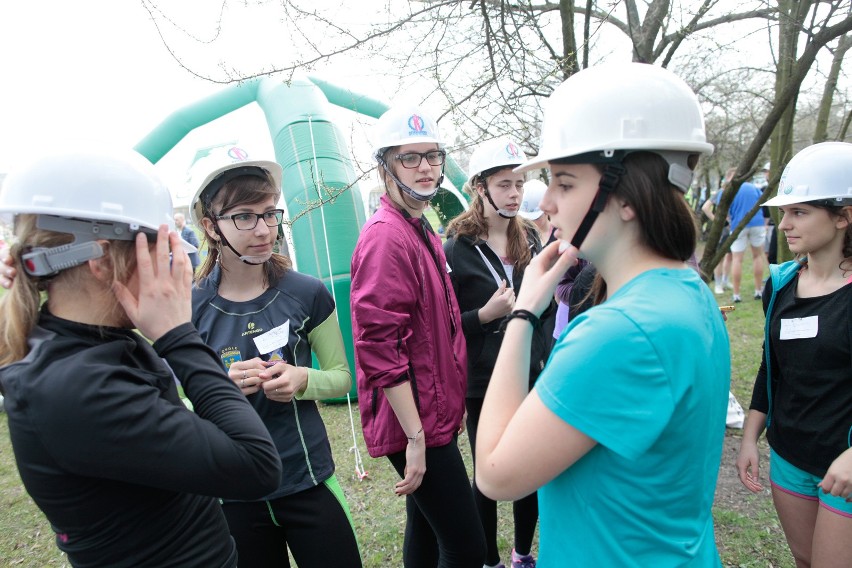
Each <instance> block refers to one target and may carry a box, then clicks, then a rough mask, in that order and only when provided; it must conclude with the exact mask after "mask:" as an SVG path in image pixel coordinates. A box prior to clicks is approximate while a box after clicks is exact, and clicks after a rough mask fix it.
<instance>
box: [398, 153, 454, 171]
mask: <svg viewBox="0 0 852 568" xmlns="http://www.w3.org/2000/svg"><path fill="white" fill-rule="evenodd" d="M446 157H447V153H446V152H444V151H443V150H432V151H431V152H406V153H405V154H397V155H396V159H397V160H399V161H400V162H402V167H403V168H406V169H408V170H413V169H414V168H419V167H420V163H421V162H422V161H423V158H426V162H428V163H429V165H430V166H440V165H442V164H443V163H444V158H446Z"/></svg>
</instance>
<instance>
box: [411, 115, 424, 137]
mask: <svg viewBox="0 0 852 568" xmlns="http://www.w3.org/2000/svg"><path fill="white" fill-rule="evenodd" d="M408 128H409V131H408V134H409V136H410V135H416V136H428V134H429V133H428V132H426V123H425V122H424V121H423V118H422V117H420V116H418V115H416V114H412V115H411V116H410V117H409V119H408Z"/></svg>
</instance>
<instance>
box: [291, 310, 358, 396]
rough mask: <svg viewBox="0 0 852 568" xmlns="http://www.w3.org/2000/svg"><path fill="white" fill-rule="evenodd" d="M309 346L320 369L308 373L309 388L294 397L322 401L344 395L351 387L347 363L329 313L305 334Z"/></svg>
mask: <svg viewBox="0 0 852 568" xmlns="http://www.w3.org/2000/svg"><path fill="white" fill-rule="evenodd" d="M308 343H310V345H311V350H312V351H313V352H314V354H315V355H316V357H317V362H318V363H319V367H320V368H319V369H308V384H307V386H306V387H305V390H304V391H303V392H301V393H298V394H297V395H296V398H297V399H299V400H325V399H327V398H337V397H339V396H343V395H345V394H346V393H347V392H349V389H350V388H351V387H352V372H351V371H350V369H349V363H348V362H347V361H346V351H345V349H344V347H343V336H342V335H341V333H340V325H339V324H338V322H337V312H336V311H332V312H331V313H330V314H329V316H328V317H327V318H326V319H325V321H323V322H322V323H321V324H319V325H318V326H316V327H315V328H313V329H312V330H311V331H310V333H308Z"/></svg>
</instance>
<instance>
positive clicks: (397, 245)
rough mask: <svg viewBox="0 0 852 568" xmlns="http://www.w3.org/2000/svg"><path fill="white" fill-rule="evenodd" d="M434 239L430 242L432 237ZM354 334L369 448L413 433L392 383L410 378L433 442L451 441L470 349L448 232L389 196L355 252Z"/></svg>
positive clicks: (394, 447)
mask: <svg viewBox="0 0 852 568" xmlns="http://www.w3.org/2000/svg"><path fill="white" fill-rule="evenodd" d="M427 238H428V239H429V241H430V242H431V251H430V247H429V246H427V244H426V239H427ZM350 300H351V308H352V335H353V340H354V344H355V378H356V381H357V384H358V406H359V407H360V409H361V425H362V427H363V430H364V439H365V441H366V443H367V451H369V453H370V455H371V456H373V457H374V458H375V457H380V456H386V455H388V454H394V453H397V452H402V451H405V448H406V445H407V443H408V440H407V439H406V437H405V432H403V430H402V427H401V426H400V425H399V421H398V420H397V418H396V414H394V411H393V409H392V408H391V406H390V403H389V402H388V400H387V398H386V397H385V394H384V390H383V389H384V388H386V387H393V386H396V385H398V384H400V383H401V382H404V381H409V382H410V383H411V386H412V390H413V391H414V399H415V403H416V404H417V408H418V410H419V414H420V420H421V421H422V423H423V432H424V434H425V438H426V446H427V447H435V446H443V445H446V444H447V443H449V442H450V440H451V439H452V437H453V435H455V433H456V432H457V431H458V429H459V427H460V426H461V423H462V420H463V418H464V396H465V392H466V389H467V375H466V373H467V371H466V370H467V350H466V348H465V342H464V335H463V334H462V329H461V316H460V313H459V307H458V304H457V303H456V298H455V295H454V294H453V289H452V284H451V283H450V279H449V276H448V275H447V261H446V258H445V257H444V250H443V248H442V247H441V239H440V238H438V236H437V235H435V234H434V233H433V232H431V231H424V227H423V225H422V223H421V221H420V219H414V218H411V217H408V216H407V215H404V214H403V213H402V212H401V211H399V210H398V209H396V208H395V207H394V206H393V205H392V203H391V202H390V200H389V199H388V197H387V196H382V206H381V207H380V208H379V210H378V211H376V213H375V215H373V216H372V217H371V218H370V219H369V220H368V221H367V223H366V224H365V225H364V228H363V229H362V231H361V235H360V237H359V238H358V244H357V245H356V246H355V251H354V252H353V253H352V295H351V297H350Z"/></svg>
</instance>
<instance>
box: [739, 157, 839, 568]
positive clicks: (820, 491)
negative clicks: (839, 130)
mask: <svg viewBox="0 0 852 568" xmlns="http://www.w3.org/2000/svg"><path fill="white" fill-rule="evenodd" d="M765 205H769V206H775V207H778V208H779V209H780V210H781V220H780V222H779V223H778V230H779V231H782V232H783V233H784V235H785V237H786V238H787V245H788V246H789V247H790V251H791V252H793V253H795V255H796V260H792V261H790V262H786V263H784V264H781V265H780V266H779V265H772V266H770V278H769V280H767V282H766V287H765V289H764V290H765V291H764V294H763V302H764V311H765V312H766V325H765V339H764V346H763V358H762V361H761V365H760V370H759V371H758V374H757V378H756V379H755V383H754V392H753V395H752V400H751V406H750V409H749V413H748V419H747V421H746V425H745V429H744V430H743V438H742V442H741V444H740V452H739V456H738V458H737V470H738V472H739V476H740V481H742V483H743V485H745V487H746V488H747V489H748V490H749V491H752V492H758V491H761V490H762V485H761V484H760V481H759V473H760V470H759V453H758V448H757V441H758V438H759V437H760V435H761V433H762V432H763V431H764V429H765V430H766V439H767V440H768V441H769V447H770V458H769V463H770V468H769V470H770V473H769V482H770V484H771V486H772V500H773V501H774V503H775V510H776V511H777V512H778V517H779V519H780V520H781V526H782V528H783V529H784V535H785V536H786V537H787V543H788V544H789V545H790V550H791V551H792V553H793V557H794V558H795V559H796V565H797V566H848V565H849V559H850V558H852V539H850V538H849V536H850V534H852V503H850V502H849V501H850V499H852V449H849V448H850V444H852V442H850V439H852V389H850V388H849V383H850V378H852V374H850V371H849V369H850V362H852V285H850V281H852V279H850V275H852V144H847V143H843V142H824V143H822V144H815V145H813V146H810V147H808V148H805V149H804V150H802V151H801V152H799V153H798V154H796V155H795V156H794V157H793V159H792V160H790V163H789V164H787V167H786V168H785V170H784V173H783V176H782V177H781V182H780V184H779V185H778V195H777V196H776V197H773V198H772V199H770V200H769V201H767V202H766V203H765Z"/></svg>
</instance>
